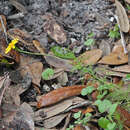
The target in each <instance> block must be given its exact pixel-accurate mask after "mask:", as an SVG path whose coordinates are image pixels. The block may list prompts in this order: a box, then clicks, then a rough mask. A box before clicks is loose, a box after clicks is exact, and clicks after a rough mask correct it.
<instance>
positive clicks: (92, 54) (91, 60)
mask: <svg viewBox="0 0 130 130" xmlns="http://www.w3.org/2000/svg"><path fill="white" fill-rule="evenodd" d="M101 56H102V51H101V50H100V49H95V50H91V51H86V52H85V53H83V54H82V55H80V56H79V57H78V58H77V61H78V62H79V61H80V62H81V63H83V64H84V65H94V64H96V63H97V61H98V60H99V59H100V58H101ZM77 61H76V62H77ZM76 62H75V61H74V62H73V64H76Z"/></svg>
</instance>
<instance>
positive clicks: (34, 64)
mask: <svg viewBox="0 0 130 130" xmlns="http://www.w3.org/2000/svg"><path fill="white" fill-rule="evenodd" d="M20 68H21V71H20V73H21V75H22V76H25V75H26V74H29V75H30V76H31V78H32V82H33V83H34V84H35V85H38V86H39V83H40V80H41V74H42V70H43V64H42V63H41V62H39V61H36V60H34V59H33V58H32V57H29V56H21V55H20Z"/></svg>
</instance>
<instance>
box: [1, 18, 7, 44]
mask: <svg viewBox="0 0 130 130" xmlns="http://www.w3.org/2000/svg"><path fill="white" fill-rule="evenodd" d="M0 21H1V25H2V28H3V31H4V34H5V39H6V42H7V43H8V39H7V32H6V28H5V25H4V22H3V19H2V16H0Z"/></svg>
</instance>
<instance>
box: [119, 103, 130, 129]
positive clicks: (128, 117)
mask: <svg viewBox="0 0 130 130" xmlns="http://www.w3.org/2000/svg"><path fill="white" fill-rule="evenodd" d="M117 111H118V112H119V114H120V116H121V120H122V121H123V124H124V125H126V126H127V127H130V113H129V112H128V111H126V110H125V109H124V108H122V107H120V106H118V107H117Z"/></svg>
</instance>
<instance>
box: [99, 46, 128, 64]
mask: <svg viewBox="0 0 130 130" xmlns="http://www.w3.org/2000/svg"><path fill="white" fill-rule="evenodd" d="M98 63H101V64H107V65H121V64H125V63H128V54H124V51H123V47H122V46H121V45H117V46H115V47H114V49H113V51H112V52H111V53H110V54H109V55H108V56H104V57H103V58H102V59H101V60H100V61H99V62H98Z"/></svg>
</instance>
